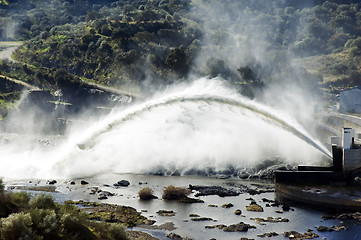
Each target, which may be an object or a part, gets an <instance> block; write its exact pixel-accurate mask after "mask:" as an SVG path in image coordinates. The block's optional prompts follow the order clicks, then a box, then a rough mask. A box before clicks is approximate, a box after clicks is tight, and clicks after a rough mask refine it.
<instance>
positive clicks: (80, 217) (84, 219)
mask: <svg viewBox="0 0 361 240" xmlns="http://www.w3.org/2000/svg"><path fill="white" fill-rule="evenodd" d="M18 239H35V240H38V239H39V240H40V239H43V240H65V239H67V240H68V239H74V240H81V239H84V240H88V239H114V240H115V239H117V240H126V239H128V238H127V235H126V232H125V228H124V226H122V225H120V224H108V223H105V222H92V221H90V220H89V219H88V216H87V214H86V213H85V212H84V211H82V210H80V209H79V208H78V207H76V206H75V205H70V204H67V203H65V204H64V205H58V204H56V203H55V202H54V200H53V198H52V197H51V196H49V195H45V194H39V195H36V196H34V197H33V198H32V199H30V195H29V194H27V193H25V192H16V193H15V192H4V185H3V184H2V180H1V179H0V240H18Z"/></svg>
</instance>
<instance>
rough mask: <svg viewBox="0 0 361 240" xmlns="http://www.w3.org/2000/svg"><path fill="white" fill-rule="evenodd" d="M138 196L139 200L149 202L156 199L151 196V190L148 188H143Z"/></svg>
mask: <svg viewBox="0 0 361 240" xmlns="http://www.w3.org/2000/svg"><path fill="white" fill-rule="evenodd" d="M138 196H139V198H140V199H141V200H151V199H154V198H157V197H156V196H154V195H153V190H152V189H151V188H149V187H146V188H143V189H141V190H140V191H139V192H138Z"/></svg>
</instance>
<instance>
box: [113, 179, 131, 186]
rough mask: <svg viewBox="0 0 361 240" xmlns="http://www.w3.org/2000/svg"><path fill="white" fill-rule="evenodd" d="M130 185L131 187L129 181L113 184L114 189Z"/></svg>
mask: <svg viewBox="0 0 361 240" xmlns="http://www.w3.org/2000/svg"><path fill="white" fill-rule="evenodd" d="M129 185H130V182H129V181H127V180H121V181H118V182H117V183H114V184H113V186H114V187H128V186H129Z"/></svg>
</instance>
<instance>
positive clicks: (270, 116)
mask: <svg viewBox="0 0 361 240" xmlns="http://www.w3.org/2000/svg"><path fill="white" fill-rule="evenodd" d="M180 102H195V103H199V102H205V103H212V102H215V103H222V104H226V105H230V106H236V107H240V108H243V109H247V110H249V111H251V112H253V113H255V114H257V115H259V116H262V117H265V118H266V119H269V120H271V121H273V122H274V123H276V124H278V125H279V126H280V127H282V128H283V129H285V130H286V131H288V132H291V133H292V134H294V135H295V136H297V137H298V138H300V139H302V140H303V141H305V142H306V143H308V144H309V145H311V146H313V147H314V148H316V149H317V150H319V151H320V152H322V153H323V154H324V155H326V156H327V157H329V158H332V155H331V153H330V152H329V151H328V150H327V149H326V148H325V147H323V146H322V145H321V144H319V143H317V142H316V141H315V140H314V139H312V137H311V136H307V134H306V133H303V132H302V131H300V130H298V129H297V128H296V127H295V126H292V124H291V123H288V122H287V121H285V120H282V119H280V118H279V117H277V116H275V115H273V114H271V113H269V112H267V111H265V110H262V109H260V108H257V107H256V106H253V105H252V104H247V103H243V102H240V101H237V100H234V99H229V98H224V97H219V96H195V97H181V98H173V99H169V100H166V101H163V102H157V103H153V104H151V105H146V106H144V107H143V108H140V109H138V110H136V111H133V112H131V113H128V114H126V115H125V116H123V117H121V118H120V119H116V120H114V121H112V122H111V123H109V124H107V125H106V126H105V127H104V128H103V129H101V130H99V131H97V132H95V133H94V134H92V135H91V136H90V137H89V138H88V139H86V140H85V141H83V142H82V143H79V144H77V146H78V147H79V148H80V149H87V148H90V147H91V144H89V143H90V142H91V141H90V139H94V138H96V137H98V136H100V135H102V134H104V133H106V132H108V131H110V130H111V129H112V128H113V127H115V126H119V125H120V124H122V123H125V122H126V121H129V120H131V119H132V118H134V117H135V116H137V115H139V114H141V113H143V112H146V111H150V110H152V109H154V108H158V107H161V106H165V105H172V104H176V103H180Z"/></svg>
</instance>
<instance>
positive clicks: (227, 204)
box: [222, 203, 234, 208]
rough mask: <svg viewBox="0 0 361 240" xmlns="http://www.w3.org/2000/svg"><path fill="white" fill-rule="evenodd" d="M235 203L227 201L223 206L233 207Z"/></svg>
mask: <svg viewBox="0 0 361 240" xmlns="http://www.w3.org/2000/svg"><path fill="white" fill-rule="evenodd" d="M233 206H234V205H233V204H232V203H226V204H223V205H222V208H231V207H233Z"/></svg>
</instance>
